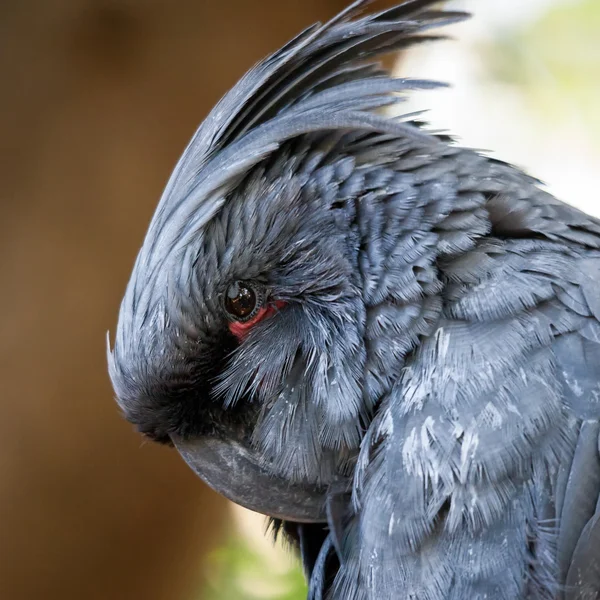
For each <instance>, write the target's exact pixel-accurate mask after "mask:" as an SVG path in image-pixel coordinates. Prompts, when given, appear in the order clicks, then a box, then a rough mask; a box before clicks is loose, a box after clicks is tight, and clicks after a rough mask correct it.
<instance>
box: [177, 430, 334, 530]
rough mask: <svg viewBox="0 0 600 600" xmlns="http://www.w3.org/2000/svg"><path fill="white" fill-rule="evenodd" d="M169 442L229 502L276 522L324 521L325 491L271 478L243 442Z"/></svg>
mask: <svg viewBox="0 0 600 600" xmlns="http://www.w3.org/2000/svg"><path fill="white" fill-rule="evenodd" d="M172 439H173V443H174V445H175V447H176V448H177V450H178V451H179V453H180V454H181V456H182V457H183V459H184V460H185V462H186V463H187V464H188V465H189V466H190V467H191V468H192V469H193V470H194V471H195V472H196V474H197V475H198V476H199V477H200V479H202V480H203V481H204V482H205V483H206V484H207V485H209V486H210V487H211V488H212V489H213V490H215V491H216V492H218V493H219V494H222V495H223V496H225V497H226V498H228V499H229V500H231V501H232V502H235V503H236V504H239V505H241V506H243V507H244V508H248V509H250V510H253V511H255V512H259V513H263V514H265V515H268V516H270V517H275V518H277V519H283V520H288V521H296V522H301V523H320V522H326V521H327V514H326V499H327V490H326V489H325V488H322V487H318V486H311V485H309V484H299V483H290V482H289V481H285V480H283V479H281V478H279V477H276V476H274V475H273V474H272V473H270V472H269V470H268V469H267V468H266V467H265V466H264V465H261V462H260V460H259V458H258V457H257V456H256V453H255V451H254V450H253V449H252V448H249V447H247V446H245V445H244V444H243V443H242V442H239V441H235V440H227V441H225V440H221V439H219V438H216V437H202V438H196V439H193V440H184V439H182V438H178V437H175V436H172Z"/></svg>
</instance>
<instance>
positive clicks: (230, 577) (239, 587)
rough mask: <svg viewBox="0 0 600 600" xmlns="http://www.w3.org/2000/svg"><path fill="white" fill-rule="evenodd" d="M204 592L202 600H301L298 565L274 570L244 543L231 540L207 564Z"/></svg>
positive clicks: (302, 584)
mask: <svg viewBox="0 0 600 600" xmlns="http://www.w3.org/2000/svg"><path fill="white" fill-rule="evenodd" d="M207 567H208V573H207V581H208V589H207V590H204V592H203V594H202V598H203V600H268V599H277V600H305V598H306V591H307V590H306V583H305V581H304V575H303V573H302V570H301V568H300V565H299V564H296V565H295V566H291V567H289V568H286V567H287V565H284V567H283V568H282V567H281V565H278V568H277V569H274V568H273V566H272V565H270V564H268V559H267V558H266V557H265V556H264V555H262V554H260V553H258V552H256V551H255V550H254V549H253V548H252V547H251V546H250V545H249V544H247V543H246V542H245V540H243V539H241V538H239V537H232V538H230V539H229V541H228V543H227V544H225V545H224V546H223V547H221V548H219V549H218V550H216V551H215V552H213V553H212V554H211V555H210V556H209V557H208V560H207Z"/></svg>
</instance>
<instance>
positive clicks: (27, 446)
mask: <svg viewBox="0 0 600 600" xmlns="http://www.w3.org/2000/svg"><path fill="white" fill-rule="evenodd" d="M348 1H349V0H348ZM392 2H393V0H386V1H383V2H382V1H381V0H380V2H379V5H378V6H384V5H386V4H391V3H392ZM346 4H347V2H346V0H261V1H250V0H219V1H217V0H145V1H144V0H113V1H110V0H20V1H17V0H3V1H2V2H0V82H1V83H0V90H1V93H0V121H1V125H0V181H1V186H0V190H1V191H0V199H1V202H2V204H1V207H2V213H1V216H0V240H1V241H0V244H1V248H2V252H1V253H0V268H1V270H0V275H1V282H2V284H1V285H2V287H3V289H4V293H3V294H2V296H0V381H1V382H2V383H1V387H0V390H1V396H0V398H1V401H2V413H3V414H2V418H1V419H0V432H1V439H2V442H1V443H2V446H1V449H0V540H1V541H0V600H34V599H35V600H41V599H44V600H55V599H56V600H58V599H60V600H83V599H85V600H88V599H89V600H100V599H102V600H106V599H110V600H125V599H127V600H138V599H139V600H142V599H143V600H199V599H204V598H210V599H211V600H234V599H235V600H237V599H238V598H244V599H246V598H257V597H259V596H260V597H266V596H267V595H270V597H276V598H279V599H281V600H283V599H284V598H289V599H291V598H294V599H295V598H300V597H302V595H303V593H304V592H303V588H302V586H303V583H302V578H301V575H300V574H299V571H298V570H297V569H296V570H292V571H291V572H292V579H291V580H286V581H287V583H286V585H285V586H283V587H281V588H279V589H276V590H275V591H273V589H271V590H270V591H269V590H267V591H265V593H264V596H263V591H262V588H261V587H260V585H262V584H259V581H258V579H255V578H254V577H255V576H256V575H257V573H259V572H262V573H263V577H262V583H263V584H264V580H265V579H268V580H271V581H273V580H275V579H278V577H279V575H280V574H282V573H288V572H289V571H290V568H289V562H288V563H285V564H283V566H282V563H281V561H280V560H279V559H280V555H275V554H270V555H268V559H267V560H264V556H265V554H264V553H265V552H268V550H265V548H267V547H268V543H265V545H264V546H263V549H262V550H261V552H263V555H262V556H263V559H262V562H261V560H259V559H255V558H252V556H250V555H249V554H248V553H246V552H245V550H244V551H243V552H242V551H239V544H238V542H234V543H233V546H232V543H230V540H231V539H234V538H235V539H236V540H237V539H238V538H239V534H236V535H235V536H234V534H233V533H232V531H231V530H232V529H233V528H237V529H236V530H237V531H238V532H239V531H240V530H241V531H250V532H251V533H249V534H248V536H249V537H252V536H254V537H255V538H256V539H261V538H260V535H261V534H260V531H259V530H260V528H261V527H262V525H261V524H260V523H259V524H258V525H256V519H254V520H251V519H248V515H247V514H245V513H241V512H239V511H238V512H235V513H232V512H231V509H230V507H229V505H227V504H226V503H225V502H224V501H222V500H221V499H219V498H217V497H216V496H215V495H214V494H213V493H211V492H210V491H209V490H207V489H206V488H205V487H204V486H203V485H202V484H201V483H200V481H199V480H197V479H196V478H195V477H194V476H193V474H192V472H191V471H189V470H188V469H187V467H186V466H185V465H184V464H183V461H181V460H180V459H179V458H178V457H177V455H176V454H175V453H174V452H172V451H169V450H166V449H163V448H159V447H155V446H154V445H152V444H145V443H143V442H142V440H141V438H140V437H139V436H138V435H137V434H135V433H134V432H133V431H132V428H131V427H130V426H129V425H128V424H127V423H125V422H123V421H122V420H121V418H120V416H119V414H118V411H117V407H116V405H115V403H114V402H113V400H112V393H111V389H110V385H109V381H108V377H107V375H106V366H105V362H106V361H105V333H106V331H107V330H108V329H114V324H115V322H116V315H117V310H118V304H119V301H120V298H121V294H122V292H123V290H124V287H125V283H126V281H127V278H128V275H129V271H130V268H131V266H132V263H133V260H134V257H135V254H136V252H137V249H138V247H139V245H140V243H141V240H142V236H143V234H144V231H145V228H146V226H147V223H148V221H149V219H150V216H151V214H152V212H153V210H154V207H155V205H156V202H157V200H158V198H159V196H160V193H161V191H162V188H163V185H164V183H165V182H166V179H167V177H168V175H169V174H170V171H171V169H172V167H173V166H174V164H175V161H176V160H177V157H178V155H179V154H180V152H181V151H182V150H183V148H184V146H185V144H186V143H187V141H188V139H189V138H190V137H191V135H192V133H193V131H194V129H195V128H196V126H197V125H198V123H199V122H200V121H201V120H202V118H203V117H204V115H205V114H206V113H207V112H208V110H209V109H210V108H211V107H212V105H213V104H214V103H215V101H216V100H218V98H219V97H220V96H221V95H222V94H223V93H224V92H225V91H226V90H227V89H228V88H229V87H230V86H231V85H232V84H233V83H234V82H235V81H236V79H237V78H238V77H239V76H240V75H241V74H242V73H243V72H244V71H245V70H246V69H247V68H248V67H249V66H251V65H252V64H253V63H254V62H256V61H257V60H259V59H260V58H261V57H263V56H264V55H265V54H267V53H268V52H270V51H273V50H274V49H276V48H277V47H278V46H279V45H280V44H282V43H283V42H285V41H286V40H287V39H288V38H289V37H290V36H291V35H293V34H295V33H297V32H298V31H299V29H301V28H302V27H304V26H306V25H308V24H310V23H312V22H314V21H316V20H318V19H321V20H322V19H325V18H327V17H330V16H331V15H333V14H334V13H335V12H337V11H338V10H340V9H341V8H342V7H343V6H345V5H346ZM455 4H458V7H466V8H468V9H471V10H475V11H477V13H478V18H477V19H476V20H474V21H473V25H468V26H464V27H463V28H457V29H456V30H455V31H453V33H454V34H455V35H457V37H458V38H459V41H458V42H454V43H453V44H447V45H446V46H444V47H441V46H438V45H434V46H431V47H427V48H423V49H419V50H418V51H417V52H416V53H414V54H411V56H410V57H409V59H408V60H407V61H403V63H402V65H401V66H399V67H398V69H399V71H400V72H402V74H404V75H412V76H419V77H426V76H430V77H434V78H436V79H445V80H450V81H451V82H453V83H455V84H456V90H450V91H448V92H443V91H438V92H436V93H435V94H434V95H431V99H430V100H429V96H428V95H427V94H424V95H418V96H415V98H414V102H415V108H423V107H426V108H428V107H431V108H432V109H433V112H432V115H431V119H432V121H433V122H434V123H435V124H436V125H437V126H440V127H443V128H449V129H451V130H452V131H453V132H455V133H458V134H459V135H460V136H462V138H463V140H465V143H467V144H470V145H474V146H477V147H483V148H493V149H495V150H499V151H500V156H501V158H504V159H507V160H512V161H516V162H517V163H519V164H521V165H524V166H526V167H527V168H529V170H530V171H533V172H534V173H535V174H537V175H541V176H542V177H545V178H546V179H547V181H548V183H549V184H550V189H551V190H552V191H555V192H557V193H559V196H561V197H563V198H564V199H567V200H570V201H572V202H573V203H575V204H579V205H580V206H582V207H583V208H584V209H586V210H589V211H591V212H595V213H596V214H599V213H600V209H599V208H598V203H597V201H596V198H597V194H596V193H595V192H593V191H592V190H595V189H597V185H593V182H596V183H597V164H600V163H598V160H600V159H599V157H600V150H599V148H600V146H599V145H598V139H599V137H600V122H599V119H598V115H599V114H600V113H598V110H597V106H598V105H599V102H600V88H599V84H598V82H600V58H599V57H600V45H599V44H600V42H599V39H600V38H599V36H598V35H597V32H598V31H599V30H600V29H599V28H600V3H598V1H597V0H528V2H526V3H524V2H522V0H503V2H499V0H463V1H462V2H461V1H458V2H456V3H455ZM594 165H595V166H594ZM232 517H233V518H232ZM257 530H258V531H259V533H258V535H257V534H256V531H257ZM232 536H233V537H232ZM236 536H237V537H236ZM248 536H247V537H248ZM215 545H217V546H219V549H218V550H217V551H216V552H215V551H214V550H213V549H214V547H215ZM207 553H208V554H207ZM277 557H279V558H277ZM265 565H266V566H265ZM219 569H220V570H219ZM223 569H224V570H223ZM261 569H262V571H261ZM264 572H266V573H267V576H266V577H265V576H264ZM219 573H220V575H219ZM223 573H225V575H223ZM234 575H235V577H234ZM286 576H287V575H286ZM259 579H260V577H259ZM237 580H241V581H243V583H244V586H245V589H241V588H239V586H238V584H237V583H235V584H234V582H235V581H237ZM290 581H291V583H290ZM205 584H206V585H205ZM236 586H238V587H236ZM286 586H287V587H286Z"/></svg>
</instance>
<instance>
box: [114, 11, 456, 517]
mask: <svg viewBox="0 0 600 600" xmlns="http://www.w3.org/2000/svg"><path fill="white" fill-rule="evenodd" d="M364 4H365V2H363V1H361V2H356V3H355V4H354V5H353V6H352V7H350V9H348V10H347V11H346V12H345V13H343V14H342V15H340V16H338V17H337V18H336V19H335V20H334V21H332V22H330V23H329V24H327V25H326V26H314V27H312V28H310V29H308V30H307V31H305V32H304V33H303V34H301V35H300V36H299V37H298V38H296V39H295V40H294V41H293V42H291V43H290V44H288V45H287V46H285V47H284V48H283V49H281V50H280V51H279V52H277V53H276V54H275V55H273V56H271V57H270V58H269V59H267V60H265V61H263V62H262V63H260V64H259V65H258V66H257V67H255V68H254V69H253V70H252V71H250V72H249V73H248V74H247V75H246V76H245V77H244V78H243V79H242V80H241V81H240V82H239V83H238V84H237V85H236V87H234V88H233V89H232V91H231V92H229V94H227V95H226V96H225V97H224V98H223V100H222V101H221V102H220V103H219V104H218V105H217V107H216V108H215V109H214V110H213V112H212V113H211V114H210V115H209V116H208V118H207V119H206V121H205V122H204V123H203V124H202V125H201V127H200V128H199V130H198V131H197V132H196V134H195V136H194V138H193V139H192V141H191V142H190V144H189V146H188V148H187V149H186V151H185V153H184V154H183V156H182V158H181V159H180V161H179V163H178V165H177V167H176V168H175V170H174V173H173V175H172V176H171V179H170V181H169V183H168V185H167V188H166V190H165V192H164V194H163V197H162V199H161V201H160V203H159V205H158V208H157V210H156V213H155V214H154V217H153V219H152V222H151V224H150V227H149V230H148V233H147V236H146V239H145V241H144V243H143V246H142V248H141V250H140V253H139V255H138V258H137V261H136V263H135V266H134V269H133V273H132V276H131V279H130V282H129V284H128V287H127V291H126V293H125V297H124V299H123V302H122V305H121V312H120V316H119V322H118V328H117V332H116V337H115V342H114V347H113V349H112V351H110V350H109V357H108V360H109V371H110V376H111V379H112V382H113V386H114V389H115V392H116V395H117V400H118V402H119V405H120V406H121V408H122V410H123V412H124V414H125V416H126V418H127V419H128V420H130V421H131V422H133V423H135V424H136V425H137V427H138V428H139V430H140V431H141V432H142V433H144V434H145V435H147V436H148V437H150V438H151V439H154V440H156V441H160V442H172V443H173V444H174V445H175V446H176V447H177V449H178V450H179V451H180V453H181V454H182V455H183V457H184V458H185V460H186V461H187V462H188V463H189V464H190V465H191V466H192V467H193V468H194V469H195V470H196V472H197V473H198V474H199V475H200V476H201V477H202V478H203V479H204V480H205V481H207V482H208V483H209V485H211V486H212V487H213V488H215V489H217V491H219V492H221V493H223V494H224V495H226V496H228V497H229V498H230V499H232V500H234V501H235V502H238V503H240V504H242V505H245V506H247V507H249V508H252V509H254V510H258V511H260V512H263V513H265V514H269V515H271V516H275V517H282V518H288V519H292V520H295V521H318V520H323V519H324V498H325V495H326V493H327V488H328V486H329V485H330V484H331V483H333V482H334V481H337V482H339V481H342V482H343V481H344V480H346V479H347V478H348V477H349V476H350V475H351V470H352V465H353V461H354V459H355V457H356V455H357V452H358V448H359V446H360V442H361V437H362V432H363V431H364V427H365V426H366V424H367V423H368V421H369V418H370V413H371V410H372V408H373V404H374V402H375V401H376V400H377V398H376V397H375V396H374V394H373V393H370V392H369V388H368V386H365V385H364V380H365V376H366V371H367V367H366V360H367V353H368V348H367V346H368V343H367V342H366V341H365V335H364V331H365V326H366V311H365V302H364V285H363V278H362V275H361V273H362V269H363V265H362V264H361V244H362V236H363V235H364V232H362V231H361V228H360V225H359V221H360V219H357V213H358V212H360V210H361V207H360V198H361V195H362V194H364V192H365V190H366V189H367V188H368V187H369V185H370V186H371V187H372V186H373V185H375V184H377V182H376V181H375V182H374V181H368V180H369V177H371V178H372V175H369V173H370V172H372V166H373V161H375V162H377V159H376V158H375V157H374V156H373V153H372V152H371V151H366V152H362V153H361V151H359V149H360V148H361V147H364V146H365V140H372V139H373V136H375V137H377V136H379V137H377V139H380V140H382V141H385V140H388V139H389V138H390V137H394V136H395V137H397V138H402V137H404V138H407V137H408V138H417V139H420V137H423V138H424V137H425V136H424V135H423V134H420V133H419V132H418V131H417V130H416V128H415V127H414V126H412V125H410V124H407V123H405V122H402V121H398V120H390V119H387V118H385V117H383V116H379V115H377V114H375V113H374V112H372V111H373V110H374V109H376V108H380V107H382V106H385V105H387V104H390V103H392V102H395V101H397V100H398V96H395V95H393V94H392V93H393V92H401V91H403V90H406V89H408V88H413V87H420V86H423V85H426V84H425V83H423V82H413V81H407V80H394V79H391V78H390V77H389V76H388V75H387V74H386V72H385V71H383V70H382V69H381V68H379V67H377V66H373V65H372V64H365V63H364V60H365V59H368V58H369V57H371V56H374V55H377V54H380V53H382V52H387V51H390V50H394V49H396V48H400V47H404V46H407V45H409V44H411V43H414V42H417V41H421V40H423V39H429V38H428V37H426V36H421V35H419V32H420V31H421V30H423V29H425V28H427V27H430V26H431V25H433V24H438V23H440V22H445V21H448V20H451V19H454V18H456V15H449V14H444V13H437V12H434V11H432V10H426V9H427V6H428V5H429V4H430V2H423V1H419V2H414V1H411V2H406V3H404V4H402V5H401V6H400V7H397V8H396V9H392V10H391V11H387V12H384V13H380V14H376V15H370V16H367V17H364V18H362V19H360V20H352V17H354V16H355V15H356V13H357V12H358V11H359V10H360V8H361V7H362V5H364ZM420 143H428V142H427V141H423V140H421V142H420ZM367 146H368V144H367ZM382 160H383V161H384V162H385V159H382ZM388 160H389V159H388ZM367 167H368V168H367ZM369 169H371V170H369ZM381 183H385V182H379V184H381Z"/></svg>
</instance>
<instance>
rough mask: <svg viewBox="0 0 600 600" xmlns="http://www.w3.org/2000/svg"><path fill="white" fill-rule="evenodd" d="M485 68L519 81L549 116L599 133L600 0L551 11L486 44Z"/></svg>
mask: <svg viewBox="0 0 600 600" xmlns="http://www.w3.org/2000/svg"><path fill="white" fill-rule="evenodd" d="M483 59H484V61H485V63H486V65H485V68H486V70H487V72H488V74H489V76H490V77H491V78H493V79H496V80H497V81H500V82H503V83H507V84H511V85H514V86H516V87H518V88H519V89H520V91H521V92H522V93H523V94H524V95H525V97H526V100H527V102H528V103H529V104H530V105H531V106H533V107H534V108H535V111H536V112H537V113H538V114H540V117H541V118H543V119H545V120H557V119H558V120H561V121H566V120H570V121H573V120H577V121H578V122H580V123H585V124H586V127H589V128H591V129H592V131H590V133H591V135H593V136H594V138H595V139H597V138H598V137H600V111H599V110H598V106H599V104H600V1H599V0H580V1H579V2H572V3H567V4H563V5H560V6H557V7H554V8H551V9H550V10H548V11H547V12H546V13H545V14H543V15H542V16H541V18H539V19H538V20H537V21H535V22H533V23H530V24H528V25H527V26H526V27H523V28H522V29H519V30H510V31H505V32H503V34H502V35H501V36H500V37H499V38H497V39H494V40H492V41H491V42H490V43H489V44H488V45H486V47H485V48H484V49H483Z"/></svg>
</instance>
